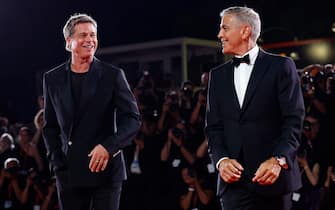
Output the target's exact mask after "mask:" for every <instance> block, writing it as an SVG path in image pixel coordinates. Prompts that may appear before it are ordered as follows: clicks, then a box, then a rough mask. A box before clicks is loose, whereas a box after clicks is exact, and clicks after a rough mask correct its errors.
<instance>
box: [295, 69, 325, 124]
mask: <svg viewBox="0 0 335 210" xmlns="http://www.w3.org/2000/svg"><path fill="white" fill-rule="evenodd" d="M325 81H326V77H325V73H324V71H323V66H321V65H310V66H307V67H305V69H304V71H303V73H302V75H301V88H302V93H303V97H304V102H305V110H306V114H307V115H308V114H310V113H313V114H318V115H319V117H322V116H324V115H325V114H326V112H327V110H326V105H325V103H326V98H327V97H326V89H325V87H326V86H325V84H326V83H325Z"/></svg>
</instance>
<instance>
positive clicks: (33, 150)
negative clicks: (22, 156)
mask: <svg viewBox="0 0 335 210" xmlns="http://www.w3.org/2000/svg"><path fill="white" fill-rule="evenodd" d="M24 150H25V152H26V153H27V155H28V156H30V157H36V156H38V155H39V153H38V149H37V147H36V145H35V144H34V143H32V142H30V143H28V144H27V145H26V146H25V147H24Z"/></svg>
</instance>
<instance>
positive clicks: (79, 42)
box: [66, 22, 98, 59]
mask: <svg viewBox="0 0 335 210" xmlns="http://www.w3.org/2000/svg"><path fill="white" fill-rule="evenodd" d="M66 42H67V46H69V49H70V51H71V53H72V55H74V56H75V57H78V58H91V59H92V58H93V56H94V54H95V51H96V50H97V47H98V39H97V29H96V27H95V26H94V25H93V24H92V23H89V22H87V23H78V24H77V25H75V27H74V32H73V34H72V35H71V36H69V37H68V38H67V39H66Z"/></svg>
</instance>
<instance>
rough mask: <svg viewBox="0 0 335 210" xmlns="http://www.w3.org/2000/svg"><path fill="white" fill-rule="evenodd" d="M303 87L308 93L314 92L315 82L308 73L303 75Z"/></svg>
mask: <svg viewBox="0 0 335 210" xmlns="http://www.w3.org/2000/svg"><path fill="white" fill-rule="evenodd" d="M301 87H302V91H303V92H305V93H308V92H310V91H314V89H315V87H314V80H313V77H311V75H309V73H308V72H303V73H302V75H301Z"/></svg>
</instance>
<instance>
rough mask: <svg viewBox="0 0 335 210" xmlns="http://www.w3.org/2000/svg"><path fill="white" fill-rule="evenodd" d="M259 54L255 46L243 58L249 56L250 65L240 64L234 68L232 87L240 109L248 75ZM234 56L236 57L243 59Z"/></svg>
mask: <svg viewBox="0 0 335 210" xmlns="http://www.w3.org/2000/svg"><path fill="white" fill-rule="evenodd" d="M258 52H259V47H258V46H257V45H256V46H255V47H253V48H252V49H251V50H250V51H248V52H247V53H245V54H244V55H243V56H245V55H247V54H249V58H250V64H247V63H241V64H240V65H239V66H237V67H234V85H235V91H236V94H237V98H238V102H239V104H240V107H241V108H242V105H243V101H244V96H245V92H246V91H247V87H248V83H249V79H250V75H251V72H252V69H253V68H254V64H255V61H256V58H257V55H258ZM243 56H236V57H238V58H239V57H243Z"/></svg>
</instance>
